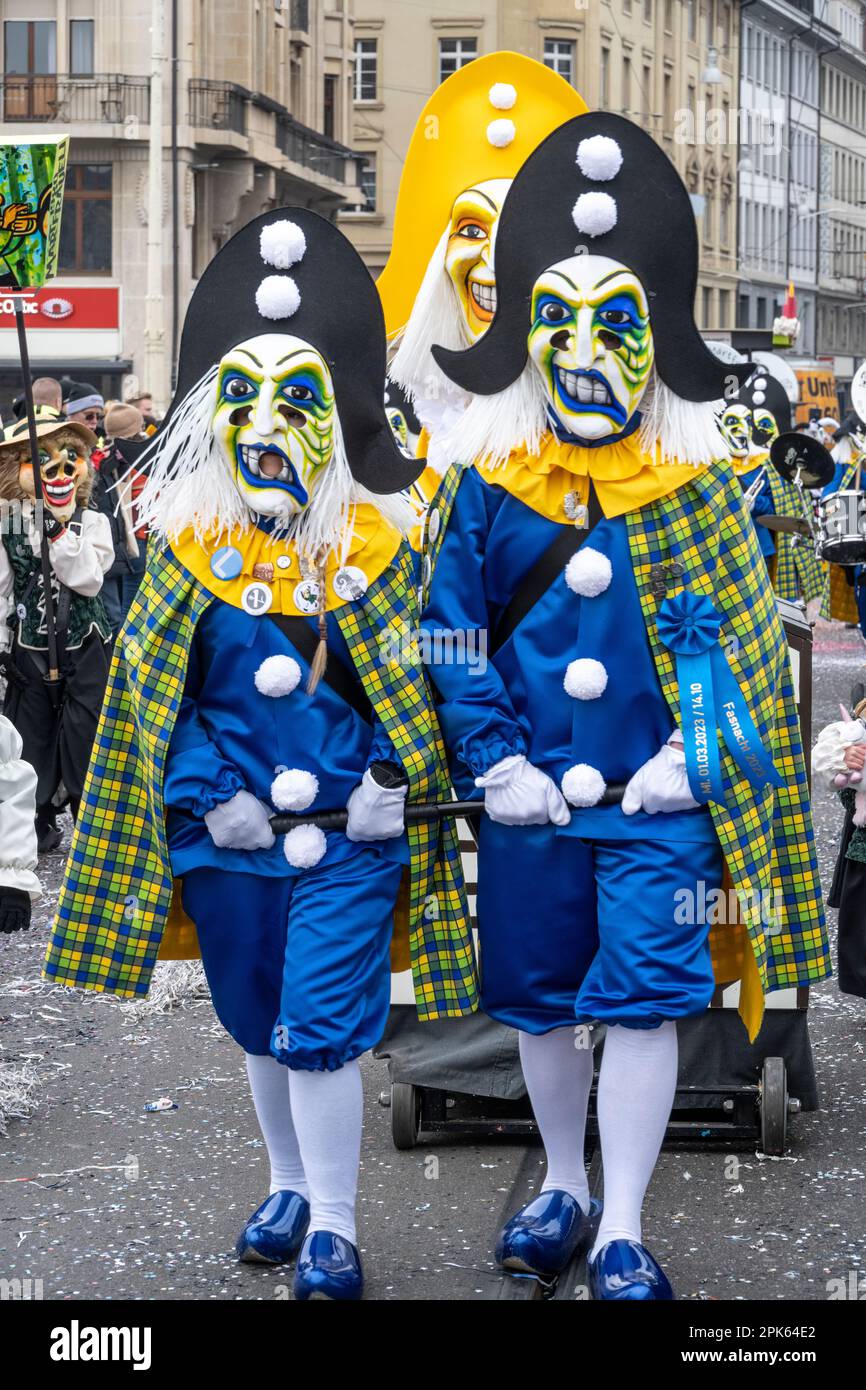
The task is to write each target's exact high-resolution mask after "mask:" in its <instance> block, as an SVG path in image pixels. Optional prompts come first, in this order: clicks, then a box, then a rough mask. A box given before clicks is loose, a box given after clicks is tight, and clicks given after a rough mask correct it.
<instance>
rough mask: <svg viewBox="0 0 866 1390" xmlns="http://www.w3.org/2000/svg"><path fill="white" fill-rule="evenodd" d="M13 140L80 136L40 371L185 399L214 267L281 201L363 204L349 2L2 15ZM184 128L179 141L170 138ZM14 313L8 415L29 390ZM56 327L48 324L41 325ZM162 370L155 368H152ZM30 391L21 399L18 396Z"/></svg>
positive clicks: (2, 119)
mask: <svg viewBox="0 0 866 1390" xmlns="http://www.w3.org/2000/svg"><path fill="white" fill-rule="evenodd" d="M155 9H156V11H157V13H158V14H159V13H161V15H162V19H163V32H162V35H161V39H159V36H158V41H159V42H161V46H162V54H163V58H162V60H161V61H160V62H159V63H158V64H157V68H158V71H159V73H160V75H161V79H162V80H161V86H162V98H161V104H162V132H163V135H162V141H161V146H162V150H161V160H162V174H161V181H162V188H163V209H162V213H163V215H162V225H161V240H162V277H161V284H159V285H157V286H154V287H152V288H153V289H154V290H155V292H156V295H157V296H159V295H160V294H161V315H162V323H161V351H160V352H159V353H158V354H153V353H151V354H150V355H149V356H148V364H149V370H150V372H151V374H152V376H155V377H156V379H150V378H149V379H147V380H144V379H142V375H141V374H142V372H143V370H144V353H145V318H146V300H147V295H148V283H147V261H148V246H147V243H148V221H149V201H150V200H149V197H148V189H149V169H150V159H151V152H150V150H149V140H150V113H151V104H152V83H151V70H152V66H153V60H152V53H153V33H152V18H153V13H154V10H155ZM0 45H2V59H3V68H2V72H3V77H2V99H0V129H2V132H3V137H4V138H6V139H10V138H12V139H14V138H19V139H20V138H30V137H34V136H35V137H37V138H38V136H39V135H40V134H43V135H44V134H45V133H46V132H48V131H49V130H53V131H57V130H60V131H63V132H67V133H69V134H70V135H71V137H72V138H71V146H70V169H69V175H68V179H67V193H66V200H65V211H64V220H63V228H62V237H61V257H60V273H59V275H58V277H57V279H56V281H55V282H53V284H52V294H53V298H54V301H55V305H56V303H62V304H65V305H67V306H69V309H68V312H65V314H64V316H63V317H60V318H57V317H55V318H53V319H52V318H50V317H47V316H45V315H44V314H43V313H42V311H41V305H39V306H37V312H35V313H31V314H30V315H29V316H28V321H29V323H30V325H31V331H30V334H29V336H30V340H31V352H32V355H33V358H34V367H35V369H36V370H38V371H42V372H51V373H52V374H55V375H56V374H58V373H59V372H61V371H65V372H67V373H68V374H69V375H71V376H72V377H73V378H74V379H84V380H87V381H92V382H94V384H97V385H98V386H99V387H100V388H101V389H102V390H103V392H104V393H105V394H111V395H113V396H120V395H121V393H124V394H125V395H126V396H130V395H134V394H137V393H138V392H139V391H142V390H147V391H149V392H152V393H153V396H154V400H155V403H156V404H157V406H160V405H163V406H164V405H165V404H166V402H167V400H168V398H169V396H170V393H171V363H172V361H173V360H174V359H175V357H176V346H177V336H178V329H179V325H180V324H182V321H183V313H184V309H185V307H186V304H187V302H188V300H189V295H190V293H191V289H192V286H193V284H194V281H195V279H196V277H197V276H198V275H199V274H200V272H201V269H202V268H203V266H204V265H206V264H207V262H208V261H209V260H210V258H211V257H212V256H213V255H214V253H215V252H216V251H217V250H218V249H219V247H220V246H221V245H222V244H223V242H224V241H226V240H227V239H228V237H230V236H231V235H232V233H233V232H234V231H236V230H237V229H238V228H239V227H241V226H242V225H243V224H244V223H245V222H248V221H249V220H250V218H252V217H254V216H255V215H256V214H257V213H259V212H261V211H263V210H265V209H266V208H268V207H271V206H273V205H274V204H275V203H282V202H285V203H297V204H301V205H303V206H305V207H310V208H313V209H315V210H316V211H318V212H320V213H322V214H323V215H324V216H326V217H331V218H332V217H333V216H334V213H335V211H336V209H337V208H338V207H339V206H340V205H341V204H344V203H347V202H349V203H357V201H358V197H359V193H358V186H357V161H356V159H355V157H354V155H353V154H352V151H351V149H350V148H349V136H350V135H351V132H352V122H353V104H352V83H353V68H354V52H353V44H352V34H351V15H350V13H349V10H348V9H347V5H346V3H344V2H343V0H322V3H315V2H314V0H163V3H161V4H158V5H157V6H156V7H155V6H154V4H153V0H123V3H122V4H120V3H118V0H0ZM173 131H174V132H175V138H174V139H173V138H172V134H173ZM10 307H11V306H9V305H7V304H5V303H4V304H0V311H2V312H0V400H4V401H8V399H9V392H10V389H11V387H12V383H13V381H15V380H16V364H17V360H18V359H17V347H16V344H15V335H14V328H13V322H14V321H13V319H12V317H11V313H10V312H9V309H10ZM40 325H41V326H40ZM154 363H156V365H155V366H154V365H151V364H154ZM16 389H18V388H17V387H16Z"/></svg>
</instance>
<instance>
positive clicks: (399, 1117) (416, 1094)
mask: <svg viewBox="0 0 866 1390" xmlns="http://www.w3.org/2000/svg"><path fill="white" fill-rule="evenodd" d="M420 1127H421V1092H420V1091H419V1090H418V1088H417V1087H415V1086H412V1085H411V1084H410V1083H409V1082H408V1081H392V1083H391V1138H392V1140H393V1141H394V1148H395V1149H414V1147H415V1145H416V1144H417V1143H418V1131H419V1129H420Z"/></svg>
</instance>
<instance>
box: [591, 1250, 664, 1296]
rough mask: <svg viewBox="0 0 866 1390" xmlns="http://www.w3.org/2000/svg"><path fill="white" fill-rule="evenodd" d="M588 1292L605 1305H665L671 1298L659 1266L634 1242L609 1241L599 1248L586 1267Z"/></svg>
mask: <svg viewBox="0 0 866 1390" xmlns="http://www.w3.org/2000/svg"><path fill="white" fill-rule="evenodd" d="M589 1291H590V1293H591V1294H592V1296H593V1298H594V1299H598V1300H604V1301H607V1302H612V1301H613V1302H617V1301H625V1300H626V1299H631V1300H633V1301H635V1302H637V1301H640V1302H643V1303H649V1302H668V1301H670V1300H671V1299H672V1298H673V1296H674V1291H673V1289H672V1288H671V1286H670V1284H669V1282H668V1277H667V1275H666V1274H665V1272H664V1270H663V1269H662V1267H661V1265H660V1264H659V1263H658V1261H657V1260H654V1259H653V1257H652V1255H651V1254H650V1252H649V1251H648V1250H647V1248H646V1246H645V1245H640V1244H639V1243H638V1242H637V1241H636V1240H609V1241H608V1242H607V1245H603V1246H602V1247H601V1249H600V1250H599V1252H598V1254H597V1255H596V1257H595V1259H594V1260H593V1261H592V1263H591V1264H590V1266H589Z"/></svg>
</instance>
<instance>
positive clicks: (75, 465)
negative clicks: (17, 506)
mask: <svg viewBox="0 0 866 1390" xmlns="http://www.w3.org/2000/svg"><path fill="white" fill-rule="evenodd" d="M38 444H39V475H40V477H41V479H42V496H43V501H44V503H45V506H46V508H47V510H48V515H49V516H53V517H55V518H56V520H57V521H62V522H64V523H65V522H67V521H68V520H69V518H70V517H71V516H72V513H73V512H74V511H75V508H76V506H78V505H79V504H80V499H79V493H80V492H81V490H82V487H84V486H85V485H87V484H89V479H90V468H89V461H90V451H89V449H88V446H87V444H86V443H85V442H84V439H83V437H82V436H81V435H80V434H79V433H78V432H77V430H75V429H73V428H71V427H70V426H69V425H63V426H61V427H60V428H59V429H58V430H57V432H56V433H55V434H48V435H45V434H43V435H41V436H40V438H39V440H38ZM18 481H19V483H20V485H21V490H22V492H23V493H24V494H25V496H27V497H29V498H31V499H32V498H35V489H34V486H33V466H32V463H31V458H30V446H29V444H27V445H25V446H24V447H23V448H22V450H21V453H20V466H19V472H18Z"/></svg>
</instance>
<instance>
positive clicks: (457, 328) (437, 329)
mask: <svg viewBox="0 0 866 1390" xmlns="http://www.w3.org/2000/svg"><path fill="white" fill-rule="evenodd" d="M448 230H449V229H448V228H447V227H446V228H445V230H444V232H443V233H442V235H441V237H440V238H439V240H438V242H437V243H436V249H435V250H434V252H433V254H432V256H431V257H430V260H429V261H428V263H427V269H426V270H425V272H424V279H423V280H422V281H421V286H420V289H419V290H418V293H417V295H416V296H415V303H414V304H413V305H412V312H411V314H410V315H409V318H408V320H407V322H406V326H405V327H404V328H403V329H402V330H401V331H400V332H399V333H398V334H397V335H396V336H395V337H394V338H393V339H392V342H391V344H390V348H389V366H388V375H389V377H390V378H391V380H392V381H396V382H397V384H398V386H402V387H403V390H404V391H405V392H406V394H407V395H408V396H409V398H410V399H411V401H412V403H413V405H415V406H416V407H417V404H418V402H419V401H436V400H451V401H456V400H460V401H461V402H462V401H465V400H467V399H468V396H467V394H466V392H465V391H463V390H461V388H460V387H459V386H457V385H455V383H454V382H453V381H450V380H449V379H448V377H447V376H446V375H445V373H444V372H443V371H442V369H441V367H439V366H438V365H437V363H436V362H435V360H434V358H433V354H432V353H431V351H430V349H431V348H432V347H433V345H434V344H435V343H438V344H439V346H440V347H444V348H449V349H451V350H452V351H454V352H462V351H463V350H464V349H465V348H468V347H471V346H472V338H471V336H470V334H469V330H468V328H467V327H466V323H465V321H464V318H463V310H462V307H461V305H460V300H459V298H458V296H457V291H456V290H455V288H454V286H453V284H452V283H451V278H450V276H449V275H448V273H447V271H446V269H445V252H446V250H447V247H448ZM419 418H420V417H419ZM422 423H424V422H423V419H422Z"/></svg>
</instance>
